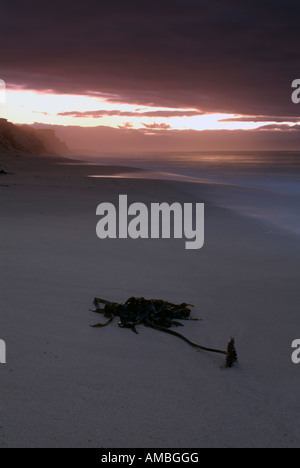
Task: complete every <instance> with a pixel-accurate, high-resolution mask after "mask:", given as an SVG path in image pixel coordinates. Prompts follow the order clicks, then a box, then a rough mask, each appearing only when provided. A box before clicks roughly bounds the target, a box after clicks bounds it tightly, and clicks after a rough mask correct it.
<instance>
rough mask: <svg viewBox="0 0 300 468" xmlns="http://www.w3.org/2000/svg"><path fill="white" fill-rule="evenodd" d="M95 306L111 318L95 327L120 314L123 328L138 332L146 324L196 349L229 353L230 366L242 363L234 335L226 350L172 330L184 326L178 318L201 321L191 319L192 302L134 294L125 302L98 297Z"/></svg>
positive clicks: (106, 323)
mask: <svg viewBox="0 0 300 468" xmlns="http://www.w3.org/2000/svg"><path fill="white" fill-rule="evenodd" d="M94 306H95V309H93V312H96V313H98V314H103V315H104V317H105V318H107V321H106V322H105V323H96V324H95V325H92V327H93V328H100V327H105V326H106V325H108V324H109V323H111V322H112V321H113V319H114V317H119V326H120V327H121V328H130V329H131V330H132V331H133V332H134V333H138V331H137V329H136V327H137V326H138V325H140V324H143V325H145V326H146V327H151V328H153V329H154V330H158V331H162V332H165V333H169V334H171V335H174V336H177V337H178V338H181V339H182V340H184V341H185V342H186V343H188V344H189V345H191V346H193V347H194V348H198V349H201V350H203V351H208V352H212V353H218V354H224V355H226V367H233V366H234V364H236V363H237V362H238V356H237V351H236V348H235V340H234V338H232V339H231V340H230V342H229V343H228V347H227V351H222V350H218V349H213V348H207V347H205V346H200V345H198V344H196V343H193V342H192V341H191V340H189V339H188V338H186V337H185V336H183V335H181V334H180V333H178V332H176V331H174V330H172V329H171V328H172V327H179V326H183V324H182V323H180V322H178V320H198V319H194V318H191V307H193V306H192V305H191V304H186V303H182V304H173V303H171V302H167V301H163V300H158V299H150V300H148V299H145V298H144V297H141V298H135V297H131V298H129V299H128V300H127V301H126V302H125V303H124V304H119V303H117V302H110V301H106V300H105V299H100V298H97V297H96V298H95V299H94Z"/></svg>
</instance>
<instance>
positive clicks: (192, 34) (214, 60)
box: [0, 0, 300, 116]
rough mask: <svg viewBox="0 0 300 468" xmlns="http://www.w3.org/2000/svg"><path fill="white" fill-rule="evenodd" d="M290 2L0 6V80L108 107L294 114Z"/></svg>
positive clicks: (172, 0)
mask: <svg viewBox="0 0 300 468" xmlns="http://www.w3.org/2000/svg"><path fill="white" fill-rule="evenodd" d="M299 17H300V2H299V1H297V0H272V1H270V0H251V1H248V2H241V1H240V0H226V1H225V0H224V1H216V0H206V1H204V0H197V1H193V0H160V1H157V0H152V1H151V2H141V1H136V0H133V1H131V0H129V1H124V0H109V1H108V0H107V1H101V0H97V1H96V0H94V1H91V0H85V1H82V0H78V1H77V2H71V1H69V0H65V1H57V0H53V1H52V2H41V1H40V0H39V1H36V0H28V1H26V2H25V1H23V0H22V1H17V0H10V1H9V2H2V4H1V6H0V41H1V42H0V43H1V47H0V77H1V78H2V79H4V80H6V81H7V82H8V84H10V85H12V84H17V85H21V86H23V87H25V88H33V89H40V90H45V89H47V90H49V89H51V90H54V91H56V92H61V93H80V94H82V93H89V92H99V93H106V95H107V96H109V98H110V99H111V100H113V101H115V102H117V101H126V102H131V103H136V104H143V105H145V104H154V105H157V106H169V107H192V108H195V107H196V108H199V109H201V110H202V111H207V112H215V111H217V112H229V113H242V114H247V115H255V114H259V115H274V116H276V115H277V116H280V115H291V116H296V115H299V109H300V107H299V106H297V105H295V104H293V103H292V101H291V94H292V88H291V83H292V81H293V80H294V79H296V78H300V76H298V75H299V74H300V70H299V54H300V51H299V49H300V48H299V44H300V28H299Z"/></svg>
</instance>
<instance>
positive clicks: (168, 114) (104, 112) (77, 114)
mask: <svg viewBox="0 0 300 468" xmlns="http://www.w3.org/2000/svg"><path fill="white" fill-rule="evenodd" d="M57 115H59V116H63V117H76V118H90V117H93V118H95V119H99V118H101V117H105V116H109V117H113V116H119V117H194V116H197V115H198V116H201V115H203V113H202V112H200V111H184V110H183V111H147V112H123V111H118V110H112V111H108V110H97V111H88V112H79V111H69V112H60V113H59V114H57Z"/></svg>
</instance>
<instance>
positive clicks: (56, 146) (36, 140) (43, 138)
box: [0, 119, 69, 155]
mask: <svg viewBox="0 0 300 468" xmlns="http://www.w3.org/2000/svg"><path fill="white" fill-rule="evenodd" d="M1 153H2V154H32V155H34V154H37V155H65V154H68V153H69V149H68V147H67V145H66V144H65V143H63V142H62V141H61V140H59V138H57V136H56V134H55V131H54V130H51V129H49V130H48V129H36V128H33V127H30V126H29V125H14V124H12V123H10V122H8V121H7V120H6V119H0V154H1Z"/></svg>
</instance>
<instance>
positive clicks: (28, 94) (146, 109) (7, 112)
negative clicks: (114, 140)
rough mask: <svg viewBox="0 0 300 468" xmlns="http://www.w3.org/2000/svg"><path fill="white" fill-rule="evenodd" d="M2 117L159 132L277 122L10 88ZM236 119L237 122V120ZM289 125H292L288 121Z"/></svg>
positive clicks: (242, 127) (25, 121) (249, 127)
mask: <svg viewBox="0 0 300 468" xmlns="http://www.w3.org/2000/svg"><path fill="white" fill-rule="evenodd" d="M0 109H1V117H3V118H6V119H8V120H9V121H11V122H14V123H16V124H29V125H30V124H33V123H35V122H38V123H42V124H46V125H63V126H68V125H70V126H81V127H97V126H107V127H113V128H128V129H142V130H144V131H145V132H149V133H150V132H152V131H153V130H154V131H159V130H164V131H168V130H196V131H203V130H252V129H256V128H259V127H261V126H262V125H268V124H274V123H275V122H273V121H270V122H265V121H264V122H260V121H259V118H258V119H257V120H256V119H255V118H253V121H240V120H239V118H240V117H243V116H239V115H236V114H223V113H202V112H201V110H199V109H181V108H169V107H153V106H140V105H136V104H129V103H124V102H118V101H117V99H114V102H111V101H109V99H107V98H106V97H104V96H101V95H100V96H99V95H92V94H87V95H72V94H54V93H53V92H51V91H48V92H40V91H34V90H24V89H20V88H19V89H16V88H14V89H8V90H7V94H6V103H5V104H2V105H1V108H0ZM235 119H236V120H235ZM285 124H287V125H289V122H285Z"/></svg>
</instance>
